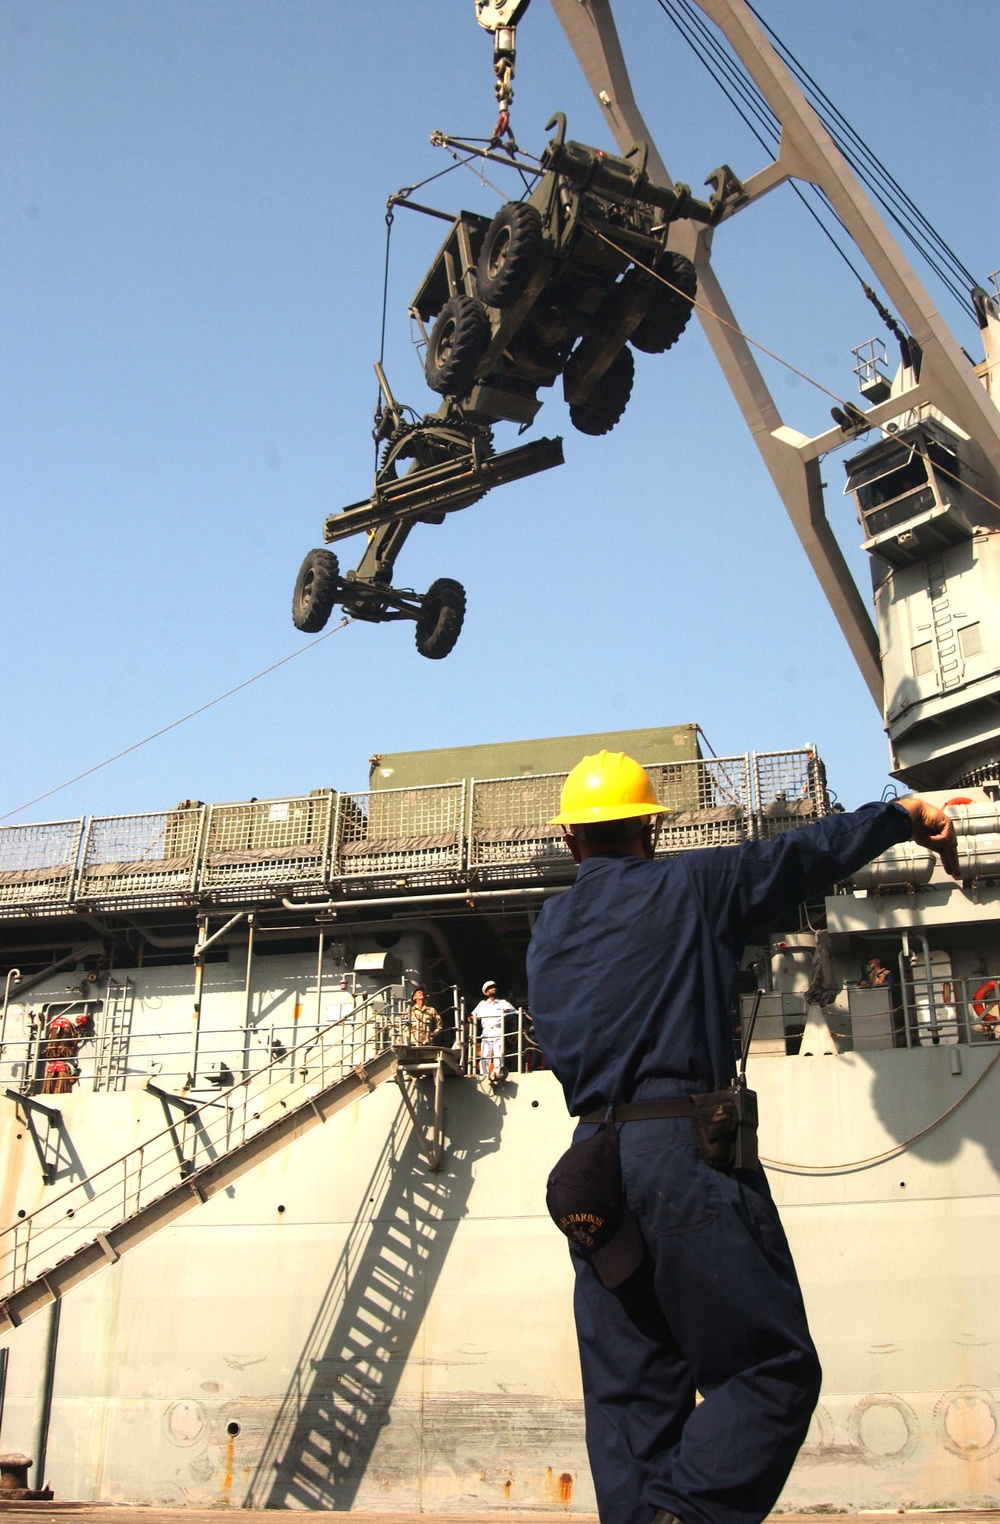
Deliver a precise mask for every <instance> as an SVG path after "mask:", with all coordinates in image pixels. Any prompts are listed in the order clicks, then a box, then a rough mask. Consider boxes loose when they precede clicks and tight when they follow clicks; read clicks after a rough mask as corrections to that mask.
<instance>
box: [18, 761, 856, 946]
mask: <svg viewBox="0 0 1000 1524" xmlns="http://www.w3.org/2000/svg"><path fill="white" fill-rule="evenodd" d="M647 771H648V772H649V774H650V777H651V778H652V780H653V785H654V788H655V790H656V794H657V798H658V799H659V801H660V803H661V804H664V805H666V806H667V809H668V810H669V812H670V813H669V814H667V815H666V816H665V817H664V820H663V824H662V829H661V832H660V839H659V847H658V852H659V854H660V855H662V856H666V855H669V854H671V853H675V852H684V851H688V850H691V849H693V848H698V847H710V846H727V845H736V844H738V843H740V842H743V841H747V840H751V839H753V838H755V837H761V836H763V837H768V836H773V835H775V834H777V833H778V832H780V831H785V830H788V829H790V828H791V827H793V826H796V825H801V824H802V823H803V822H804V821H806V820H810V819H814V818H816V817H818V816H819V815H823V814H825V813H827V811H828V809H829V802H828V800H827V796H826V788H825V782H824V774H823V766H822V763H821V762H820V760H819V758H818V757H817V755H816V753H815V750H814V749H813V748H805V749H800V750H798V751H785V752H755V753H749V754H744V755H742V756H733V757H707V758H695V759H687V760H685V761H681V762H670V761H665V762H660V763H653V764H649V765H648V766H647ZM565 778H566V773H564V772H558V773H547V774H530V775H520V776H517V777H509V778H472V779H470V780H468V782H467V783H466V782H462V781H459V782H455V783H445V784H427V785H420V786H415V787H411V788H389V789H371V790H367V791H365V792H362V793H353V794H348V793H338V792H336V791H334V790H332V789H317V790H315V791H313V792H312V793H310V794H306V795H298V796H294V797H288V798H281V799H255V800H250V801H247V802H244V803H234V804H215V805H204V804H199V803H191V802H187V801H185V802H184V803H183V804H180V805H177V806H176V807H175V808H174V809H171V810H160V811H154V812H147V813H145V814H136V815H109V816H95V817H93V818H92V819H90V820H87V819H80V820H72V821H53V822H51V823H49V824H46V825H37V826H2V827H0V917H4V916H8V917H9V916H15V915H18V916H20V915H43V914H44V915H58V914H65V913H66V911H67V910H69V909H72V908H74V907H78V908H81V909H83V910H86V911H88V912H94V913H100V912H113V911H122V910H129V909H131V910H135V909H142V908H146V909H155V908H158V907H166V906H171V905H190V906H195V905H199V904H202V905H205V904H215V903H220V904H229V905H236V906H239V905H252V904H259V903H261V902H263V901H266V900H281V899H285V898H289V897H291V898H293V899H296V900H310V899H318V898H321V897H323V896H326V895H329V894H337V895H351V896H353V895H357V896H358V897H359V898H364V897H365V896H366V895H376V894H384V893H386V892H394V891H399V892H400V893H404V892H413V891H414V890H419V889H422V888H428V887H433V886H435V885H449V884H452V885H457V884H464V883H466V882H469V881H471V882H473V883H488V882H495V883H502V882H509V883H512V884H516V883H519V882H524V881H530V882H534V883H539V884H542V885H544V884H545V883H547V882H549V881H551V880H552V879H558V878H561V877H565V876H566V875H567V874H569V873H571V872H572V867H571V864H570V860H569V858H568V857H567V856H566V853H565V849H564V848H563V845H562V841H561V832H560V830H559V827H558V826H552V825H550V824H549V821H550V820H551V819H552V816H553V815H554V814H555V813H556V812H557V810H558V805H559V794H560V791H561V789H562V785H563V782H564V781H565Z"/></svg>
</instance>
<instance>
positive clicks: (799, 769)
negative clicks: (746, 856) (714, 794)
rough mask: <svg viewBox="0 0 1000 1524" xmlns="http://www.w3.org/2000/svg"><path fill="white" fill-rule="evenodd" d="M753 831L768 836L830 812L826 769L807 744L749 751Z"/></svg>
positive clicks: (775, 834)
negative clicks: (751, 766) (778, 749)
mask: <svg viewBox="0 0 1000 1524" xmlns="http://www.w3.org/2000/svg"><path fill="white" fill-rule="evenodd" d="M753 772H754V806H755V813H756V817H757V831H758V833H759V835H760V836H762V837H764V838H768V837H771V836H778V835H780V834H781V832H782V831H790V830H791V829H792V827H793V826H799V825H804V824H805V823H806V821H807V820H818V819H819V818H820V816H821V815H828V814H829V813H830V801H829V798H828V797H827V792H826V770H825V768H824V767H823V764H822V762H821V761H820V759H819V757H818V756H817V755H816V753H815V751H813V750H812V748H811V747H807V748H805V749H803V750H800V751H758V752H754V754H753Z"/></svg>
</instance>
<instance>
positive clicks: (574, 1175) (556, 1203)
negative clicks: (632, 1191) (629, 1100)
mask: <svg viewBox="0 0 1000 1524" xmlns="http://www.w3.org/2000/svg"><path fill="white" fill-rule="evenodd" d="M545 1204H546V1206H547V1207H548V1209H549V1215H550V1217H551V1218H552V1221H553V1222H554V1223H555V1225H556V1227H557V1228H559V1230H560V1231H561V1232H563V1233H565V1235H566V1237H567V1238H568V1239H569V1240H570V1242H571V1243H573V1244H575V1245H576V1247H577V1248H578V1249H581V1250H582V1251H583V1253H584V1254H586V1255H587V1256H588V1258H589V1259H590V1261H591V1263H592V1264H593V1266H594V1269H595V1270H596V1271H597V1274H598V1275H599V1276H600V1278H601V1280H602V1281H603V1282H604V1284H605V1286H607V1287H608V1288H609V1289H610V1288H613V1287H615V1286H620V1285H621V1284H622V1282H623V1281H627V1280H628V1278H629V1276H630V1275H634V1274H635V1272H636V1270H638V1268H639V1264H640V1261H641V1260H642V1256H643V1254H644V1252H645V1247H646V1246H645V1244H644V1243H643V1239H642V1234H641V1233H640V1231H639V1224H638V1223H637V1222H636V1220H635V1218H634V1217H633V1215H632V1213H631V1211H630V1210H629V1206H628V1202H627V1201H626V1200H625V1194H624V1191H623V1189H622V1168H621V1155H620V1152H619V1147H618V1132H617V1130H616V1129H615V1127H614V1126H613V1125H610V1126H609V1125H608V1124H606V1123H604V1122H602V1123H601V1125H600V1126H599V1127H598V1129H597V1131H596V1132H595V1133H594V1135H593V1137H590V1138H587V1139H585V1140H584V1141H583V1142H582V1143H574V1144H573V1145H572V1146H571V1147H570V1148H568V1149H567V1150H566V1152H565V1153H564V1154H563V1156H562V1158H561V1159H560V1160H559V1162H558V1163H557V1164H556V1165H555V1166H554V1168H553V1170H552V1173H551V1174H550V1175H549V1180H548V1186H547V1188H546V1192H545Z"/></svg>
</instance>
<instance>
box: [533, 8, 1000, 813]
mask: <svg viewBox="0 0 1000 1524" xmlns="http://www.w3.org/2000/svg"><path fill="white" fill-rule="evenodd" d="M696 3H697V4H698V8H699V9H700V10H701V11H702V12H703V14H704V15H705V16H706V17H707V18H708V20H709V21H711V22H713V23H714V24H715V25H716V26H717V27H718V29H719V30H720V32H721V33H722V34H723V35H724V36H725V38H726V40H727V41H728V43H729V45H730V46H731V48H732V49H733V51H734V53H735V54H736V55H737V57H738V58H739V59H740V61H741V63H742V64H743V65H744V67H745V68H746V70H747V72H748V73H749V74H750V75H751V77H752V78H753V80H754V81H755V83H756V84H757V86H758V88H759V89H760V91H761V92H762V94H763V95H764V97H765V99H766V100H767V102H768V105H769V106H770V107H771V110H772V111H773V112H774V113H775V115H776V117H777V118H778V120H779V122H780V124H781V139H780V148H779V152H778V156H777V158H776V159H775V160H774V161H773V162H771V163H769V164H766V165H765V166H764V167H763V168H761V169H760V170H758V171H757V173H755V174H753V175H751V176H749V177H747V178H745V179H744V180H743V190H744V192H745V195H744V196H743V197H742V198H741V199H740V202H739V205H738V206H733V207H732V208H731V209H729V211H728V212H727V216H732V215H735V213H736V212H737V211H738V210H741V209H742V208H743V207H744V206H747V205H750V204H752V203H753V202H754V201H757V200H759V199H760V198H761V197H762V196H764V195H766V194H768V193H769V192H770V191H772V190H774V189H775V188H776V187H777V186H780V185H782V184H784V183H786V182H787V181H789V180H793V179H794V180H800V181H805V182H808V183H811V184H813V185H815V186H817V187H819V188H820V189H821V190H822V191H823V192H824V193H825V195H826V196H827V198H828V199H829V201H830V203H831V204H832V206H833V208H834V210H835V211H836V213H837V215H838V216H839V218H840V220H841V222H842V223H843V225H844V227H845V228H846V230H847V232H848V234H849V236H850V237H851V238H852V240H853V241H854V243H855V245H856V247H857V249H858V251H859V252H860V253H861V255H862V256H863V257H864V258H865V260H866V261H867V263H868V265H869V267H870V269H871V270H872V272H873V273H874V276H875V278H876V280H877V281H878V282H879V283H880V285H881V286H882V288H883V289H884V291H885V292H886V293H887V294H888V297H889V299H890V301H891V303H892V305H893V307H894V308H895V310H896V312H897V313H898V314H899V316H900V318H901V320H902V323H903V325H904V327H905V329H906V331H907V334H908V335H909V336H910V341H911V342H910V347H909V351H908V353H907V354H905V355H904V364H903V365H902V366H901V367H900V371H899V373H898V375H897V376H896V378H895V380H894V381H893V382H892V383H891V385H890V384H887V383H884V382H883V383H881V384H875V385H872V386H870V387H867V388H863V396H865V397H866V399H867V400H869V401H870V402H871V404H872V405H870V406H867V407H854V406H853V405H852V406H849V407H846V408H845V409H843V410H836V413H835V418H836V422H835V426H834V427H833V428H831V429H828V430H827V431H825V432H824V433H823V434H821V435H819V436H817V437H809V436H807V435H806V434H803V433H802V432H800V431H799V430H798V429H796V428H795V427H794V426H793V425H791V424H789V423H786V422H785V420H784V419H783V417H782V416H781V412H780V410H779V408H778V406H777V403H776V402H775V400H774V397H773V396H772V395H771V392H770V391H769V389H768V386H767V384H766V382H765V379H764V377H763V375H762V373H761V371H760V368H759V366H758V365H757V362H756V359H755V357H754V354H753V351H752V349H751V347H750V345H749V344H748V343H747V341H746V340H745V339H744V338H743V337H742V334H741V333H740V331H739V325H738V323H737V321H736V318H735V315H734V313H733V311H732V308H731V307H730V305H729V302H728V301H727V298H726V295H725V293H724V292H723V290H722V287H721V285H720V283H719V281H718V279H717V278H716V276H715V274H714V272H713V269H712V264H711V250H712V238H713V231H714V229H713V228H712V227H710V226H703V225H698V224H696V223H694V222H691V221H686V220H681V221H678V222H676V223H675V224H674V225H673V228H672V230H671V235H670V244H671V247H672V248H674V249H676V251H677V252H678V253H680V254H683V255H685V256H686V257H688V258H689V259H691V260H692V261H693V262H694V264H695V267H696V269H697V272H698V282H699V304H698V309H697V310H698V316H699V319H700V320H701V323H702V326H703V328H704V330H705V334H706V337H707V339H708V341H709V343H710V344H711V347H712V349H713V351H714V353H715V356H716V358H717V360H718V362H719V364H720V366H721V368H722V371H723V374H724V375H725V378H726V380H727V382H728V384H729V386H730V388H731V390H732V392H733V394H734V396H735V397H736V400H737V402H738V404H739V407H740V409H741V411H742V413H743V416H744V419H745V420H746V423H747V426H748V427H749V429H750V432H751V434H752V435H753V438H754V441H755V443H756V445H757V448H758V450H759V452H760V454H761V457H762V459H763V461H764V463H765V465H766V467H767V470H768V472H769V473H770V475H771V478H772V480H773V482H774V484H775V486H776V488H777V490H778V493H779V495H780V497H781V499H782V502H783V503H784V505H785V508H786V511H787V512H788V515H789V517H790V518H791V520H792V524H793V526H794V528H795V531H796V533H797V535H798V537H799V539H800V541H801V543H802V545H803V548H804V549H805V552H806V555H807V557H808V559H809V561H810V564H811V565H812V568H813V570H814V572H815V574H816V576H817V578H818V580H819V583H820V586H821V588H822V590H823V593H824V595H825V596H826V599H827V601H828V603H829V604H830V607H831V609H832V610H833V613H834V615H835V617H836V619H837V621H838V624H839V625H840V628H841V631H842V633H843V634H844V637H845V639H846V640H847V643H848V646H849V648H850V650H851V652H852V654H853V656H854V659H855V661H856V663H857V665H858V667H859V669H860V671H861V674H862V676H863V678H864V680H865V683H866V684H867V686H868V689H869V691H870V693H871V695H872V698H873V699H874V700H875V702H876V703H877V704H878V705H879V708H880V709H881V711H882V714H883V719H884V723H885V728H886V732H887V734H888V737H889V742H890V749H891V757H892V771H893V772H894V774H895V775H896V776H898V777H899V778H901V779H902V780H903V781H904V782H906V783H907V784H908V785H910V786H911V787H914V788H919V789H928V788H953V787H955V786H961V785H963V784H966V785H970V786H971V785H973V784H984V785H988V784H992V785H997V784H1000V723H998V721H997V714H998V712H1000V710H998V705H1000V625H997V627H996V628H994V625H993V618H992V608H993V607H995V606H996V605H997V601H998V597H1000V508H998V506H997V504H998V503H1000V412H998V411H997V406H996V403H995V401H994V397H995V395H996V390H995V389H996V386H997V380H996V376H997V372H998V368H1000V314H998V310H997V306H996V304H995V302H994V301H993V300H992V299H991V298H990V297H988V296H987V295H986V293H985V292H982V291H977V292H975V293H973V296H974V302H975V306H976V311H977V315H978V317H979V323H980V328H981V331H982V334H983V342H984V349H985V355H986V358H985V360H984V361H983V363H982V364H980V365H978V366H977V365H974V364H973V363H972V362H970V360H969V359H968V357H967V356H966V355H965V353H964V352H963V350H962V349H961V348H960V346H959V344H958V343H957V341H956V340H955V338H954V336H953V335H952V333H951V332H950V330H949V329H948V327H947V326H946V324H945V322H944V320H943V319H942V317H941V316H940V314H939V313H938V311H937V309H936V307H935V304H934V302H933V300H932V299H931V297H930V295H929V294H928V292H927V291H926V290H925V288H924V287H923V285H922V284H921V282H920V281H919V280H918V278H917V276H916V274H915V273H914V271H913V270H912V269H911V267H910V265H909V263H908V262H907V260H906V258H905V257H904V255H903V253H902V250H901V249H900V248H899V246H898V244H897V243H896V241H895V240H894V239H893V237H892V235H891V234H890V232H889V230H888V229H887V227H886V226H885V224H884V222H883V221H882V219H881V218H880V217H879V215H878V213H877V211H876V210H875V207H874V206H873V204H872V202H871V201H870V200H869V198H868V196H867V195H866V193H865V191H864V189H863V188H862V186H861V185H860V183H859V181H858V180H857V178H856V177H855V175H854V173H853V171H852V170H851V169H850V167H849V165H848V164H847V162H846V160H845V159H844V158H843V156H842V155H841V154H840V152H839V150H838V149H837V148H836V146H835V145H834V143H833V141H832V139H831V138H830V136H829V134H828V133H827V132H826V130H825V128H824V127H823V125H822V123H821V122H820V121H819V119H818V117H817V116H816V114H815V113H814V112H813V110H812V108H811V107H810V105H809V104H808V102H807V101H806V99H805V97H804V95H803V94H802V91H801V90H800V89H799V87H798V85H797V84H796V82H795V80H794V78H793V76H792V74H791V73H790V71H789V70H788V69H787V68H786V66H785V64H784V63H783V62H782V60H781V58H780V57H779V56H778V54H777V52H776V51H775V49H774V48H773V47H772V45H771V43H770V41H769V39H768V37H767V35H766V33H765V32H764V30H763V29H762V27H761V26H760V25H759V23H758V22H757V20H756V18H755V17H754V15H753V13H752V12H751V10H750V8H749V7H748V6H747V5H746V4H745V3H744V0H696ZM552 6H553V9H554V11H555V13H556V15H557V17H558V19H559V21H560V23H561V25H562V27H563V30H564V31H565V33H566V35H567V37H568V39H569V42H570V45H571V47H572V48H573V51H574V53H575V54H576V57H577V60H578V62H579V63H580V66H581V68H582V69H583V72H584V74H585V75H586V77H587V80H588V82H589V84H590V86H591V88H592V90H593V91H594V94H595V96H596V98H597V100H598V101H599V103H600V105H601V106H602V108H603V111H604V115H605V117H606V119H607V122H608V126H609V128H610V130H611V132H612V134H613V136H614V138H615V140H616V142H617V144H618V147H619V149H620V151H621V152H622V153H627V152H628V151H629V149H630V148H631V147H632V146H633V145H634V144H635V143H638V142H646V143H647V144H648V145H649V158H648V168H649V174H650V177H651V178H652V179H654V180H657V181H660V182H662V183H663V184H664V185H667V186H669V185H671V183H672V182H671V178H670V175H669V172H668V170H667V167H666V165H665V164H664V162H663V160H662V158H661V157H660V155H659V153H658V152H657V150H656V147H655V145H654V144H653V142H652V139H651V135H650V133H649V130H648V128H647V127H646V124H645V122H644V120H643V117H642V114H641V111H640V109H639V107H638V105H637V103H636V101H635V98H634V95H633V92H632V87H631V84H630V81H629V75H628V69H627V66H626V63H625V59H624V56H623V53H622V48H621V44H620V41H619V38H618V34H617V30H616V28H615V23H614V18H613V15H612V9H611V5H610V3H609V0H583V3H581V0H552ZM720 319H721V320H722V321H719V320H720ZM870 430H880V431H882V438H881V440H880V442H879V443H878V444H875V445H872V446H869V448H868V449H867V450H866V451H865V452H863V454H862V455H859V456H858V457H855V459H854V460H852V461H848V462H847V468H848V473H849V478H848V485H849V487H850V489H851V491H852V493H853V495H854V498H855V502H856V505H857V508H858V516H859V520H860V521H861V524H862V527H863V529H864V531H865V540H864V548H865V549H866V550H867V551H868V553H869V555H870V557H871V564H872V581H873V585H874V588H875V603H876V615H877V626H876V624H875V623H873V621H872V618H871V615H870V614H869V611H868V607H867V604H866V601H865V599H864V598H863V597H862V595H861V593H860V591H859V589H858V587H857V584H856V583H855V581H854V578H853V576H852V575H851V572H850V570H849V568H848V566H847V563H846V560H845V558H844V555H843V553H842V551H841V549H840V546H839V545H838V543H837V540H836V538H835V536H834V533H833V530H832V528H831V526H830V523H829V520H828V518H827V514H826V508H825V503H824V496H823V484H822V481H821V475H820V462H821V460H822V459H823V457H824V456H825V455H827V454H828V453H830V452H831V451H833V450H838V449H841V448H842V447H843V446H844V445H845V444H847V443H849V442H850V441H851V440H852V439H854V438H856V437H857V436H858V435H860V434H862V433H867V432H868V431H870ZM915 460H916V461H917V462H918V464H917V466H916V468H915V469H914V464H913V463H914V461H915Z"/></svg>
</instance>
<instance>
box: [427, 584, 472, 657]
mask: <svg viewBox="0 0 1000 1524" xmlns="http://www.w3.org/2000/svg"><path fill="white" fill-rule="evenodd" d="M464 618H465V588H464V587H463V586H462V584H461V582H453V581H452V579H451V578H450V577H438V579H437V581H436V582H432V583H431V585H430V587H429V588H428V589H427V595H426V597H425V599H424V605H423V608H422V609H421V610H420V613H419V614H418V615H417V650H418V651H419V652H420V654H421V656H427V657H430V659H431V661H440V660H441V658H442V657H443V656H447V655H448V653H449V651H453V650H454V648H455V642H456V640H457V639H458V637H459V635H460V634H461V633H462V621H463V620H464Z"/></svg>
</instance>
